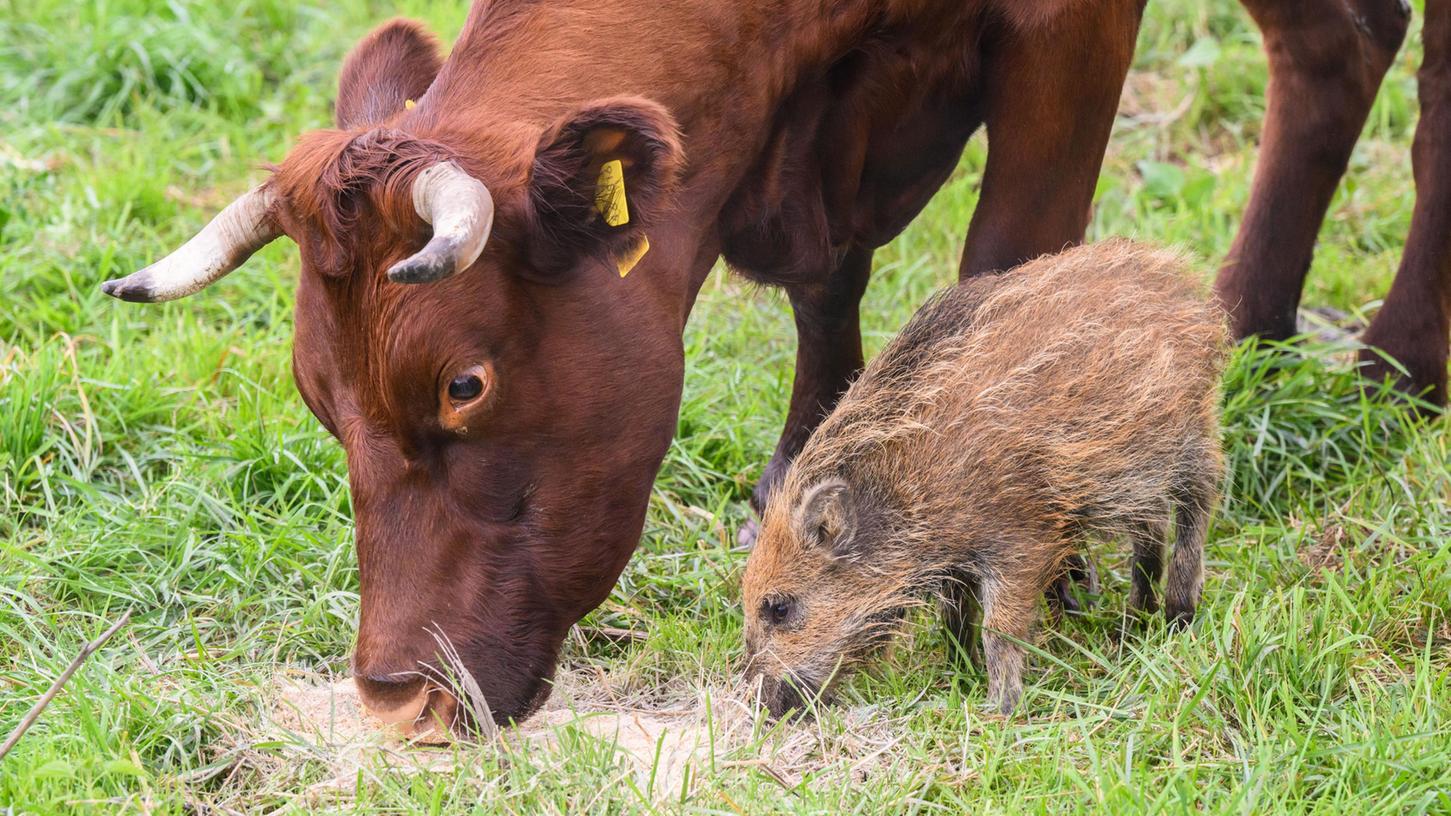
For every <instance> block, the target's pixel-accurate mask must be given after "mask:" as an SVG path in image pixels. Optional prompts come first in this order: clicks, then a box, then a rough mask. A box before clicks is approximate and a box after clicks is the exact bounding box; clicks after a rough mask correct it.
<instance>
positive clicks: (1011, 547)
mask: <svg viewBox="0 0 1451 816" xmlns="http://www.w3.org/2000/svg"><path fill="white" fill-rule="evenodd" d="M1226 351H1227V339H1226V330H1225V319H1224V316H1223V314H1222V313H1221V312H1220V311H1219V310H1218V309H1217V308H1216V307H1215V306H1213V305H1212V304H1211V303H1210V302H1209V300H1208V299H1207V298H1206V296H1205V295H1204V294H1203V292H1202V291H1201V290H1200V287H1199V285H1198V284H1197V281H1196V280H1195V277H1194V276H1193V275H1192V274H1191V273H1190V272H1189V271H1188V269H1187V268H1186V264H1185V263H1184V261H1183V260H1182V259H1181V258H1180V257H1178V256H1177V255H1175V254H1173V253H1170V252H1165V251H1161V250H1155V249H1152V248H1149V247H1145V246H1141V245H1138V244H1134V243H1130V242H1127V241H1108V242H1103V243H1099V244H1095V245H1091V246H1085V247H1080V248H1077V249H1072V250H1069V251H1067V252H1064V253H1062V254H1060V255H1056V256H1050V257H1044V258H1040V259H1038V260H1035V261H1032V262H1030V263H1027V264H1025V265H1023V266H1021V267H1019V268H1017V269H1015V270H1013V271H1011V272H1009V273H1006V274H1004V275H1001V276H995V277H985V278H978V279H973V280H969V281H967V282H965V283H963V284H961V285H959V286H957V287H955V288H952V289H949V290H947V291H945V292H943V293H941V294H939V295H938V296H936V297H935V298H933V299H932V300H931V301H930V302H928V303H927V305H925V306H924V307H923V308H922V309H921V310H920V311H919V312H918V313H917V315H916V316H914V317H913V318H912V320H911V321H910V322H909V323H908V324H907V326H906V327H905V328H904V329H903V330H902V332H901V334H899V335H898V336H897V338H896V339H895V340H893V341H892V343H891V344H890V345H888V346H887V348H886V349H885V350H883V351H882V353H881V354H880V355H878V356H877V357H876V359H874V360H873V361H872V363H871V364H870V365H869V366H868V367H867V368H866V370H865V371H864V372H863V373H862V375H861V377H860V378H858V380H857V381H856V382H855V383H854V384H853V385H852V386H851V388H850V390H848V392H847V393H846V395H845V396H844V397H843V398H842V400H841V402H840V404H839V405H838V406H837V408H836V410H835V411H834V412H833V413H832V414H831V415H830V416H829V417H828V418H827V419H826V420H825V421H824V422H823V423H822V424H821V426H820V427H819V428H818V429H817V430H816V432H815V434H813V436H812V437H811V439H810V441H809V442H808V443H807V444H806V446H805V448H804V449H803V450H802V452H801V454H800V455H799V456H798V457H797V459H796V461H795V462H794V464H793V465H792V467H791V469H790V471H789V473H788V474H787V476H786V478H785V481H784V482H783V485H782V487H781V489H780V491H779V492H778V493H777V494H776V495H775V496H774V498H773V499H772V500H771V503H770V505H769V506H768V507H767V509H766V512H765V514H764V517H763V520H762V525H761V534H760V537H759V539H758V541H757V544H756V548H755V550H754V551H753V552H752V553H751V556H750V559H749V562H748V564H747V566H746V573H745V582H744V602H745V613H746V646H747V653H748V657H749V671H750V673H751V674H752V675H759V676H760V677H761V679H762V684H763V686H762V690H763V698H764V700H765V702H766V703H767V705H768V707H770V708H771V709H772V710H773V712H774V713H777V714H780V713H783V712H784V711H785V710H787V709H790V708H800V707H803V706H804V705H805V704H806V703H807V701H808V700H809V699H811V698H812V697H814V696H816V695H819V694H820V693H821V692H822V691H824V690H826V689H827V688H828V687H829V686H830V685H831V684H832V683H833V682H834V681H835V680H837V679H839V678H840V677H841V676H842V675H844V674H845V673H846V672H849V671H850V670H852V669H853V668H855V667H857V666H858V665H860V664H861V663H862V662H863V661H865V660H866V659H867V658H868V657H870V655H871V654H872V653H873V652H874V651H876V650H877V649H878V647H880V646H881V645H882V644H883V643H885V642H886V641H887V640H888V639H889V638H890V637H891V635H892V634H893V633H894V631H895V629H896V626H897V622H898V621H899V620H900V619H901V613H902V611H903V610H905V609H906V608H907V607H909V606H911V605H914V604H917V603H921V602H922V601H923V600H924V599H927V598H931V597H937V598H939V599H941V601H942V605H943V609H944V613H945V615H946V617H947V620H948V623H949V629H950V631H952V632H953V633H954V635H955V636H956V638H957V640H958V642H959V643H960V645H961V646H962V647H963V649H964V650H966V651H967V652H969V653H970V654H972V655H973V656H974V657H975V658H977V657H978V653H977V647H978V643H977V637H975V635H977V634H978V633H979V632H980V634H981V648H982V653H981V657H983V658H985V662H986V668H987V674H988V696H989V699H990V701H991V704H992V706H993V707H995V708H996V709H998V710H1000V711H1002V712H1004V713H1007V712H1009V711H1011V710H1012V709H1013V707H1014V706H1015V704H1016V702H1017V700H1018V697H1019V695H1020V693H1021V675H1022V664H1023V652H1022V648H1021V645H1020V644H1021V642H1022V641H1025V640H1027V639H1028V638H1029V636H1030V634H1031V628H1032V625H1033V622H1034V619H1035V617H1036V614H1037V603H1038V598H1039V597H1040V595H1041V594H1042V592H1043V590H1044V589H1045V587H1047V586H1048V584H1049V583H1050V582H1051V581H1052V580H1054V579H1055V578H1056V577H1057V576H1058V575H1059V574H1060V573H1061V571H1062V569H1063V562H1064V559H1066V558H1067V557H1068V556H1070V555H1072V554H1074V553H1076V552H1079V551H1081V549H1082V546H1083V542H1084V539H1085V538H1087V537H1089V536H1096V537H1100V538H1105V539H1107V538H1115V539H1125V540H1127V541H1129V542H1130V543H1131V544H1132V546H1133V549H1134V567H1133V589H1132V597H1131V599H1130V604H1131V606H1133V607H1134V608H1135V609H1137V610H1140V611H1153V610H1156V609H1157V608H1158V599H1157V597H1156V584H1157V583H1158V580H1159V577H1160V575H1161V573H1162V572H1163V571H1164V560H1165V559H1164V555H1165V553H1164V550H1165V545H1166V544H1167V542H1168V538H1169V535H1168V532H1169V529H1170V520H1171V519H1173V527H1174V529H1175V531H1176V533H1175V541H1174V548H1173V554H1172V557H1171V558H1170V559H1169V563H1168V575H1167V578H1166V580H1165V587H1164V600H1165V604H1164V612H1165V614H1166V616H1167V617H1168V618H1169V620H1170V621H1171V623H1175V624H1185V623H1188V622H1189V621H1190V620H1191V619H1192V618H1193V615H1194V610H1195V607H1196V605H1197V604H1198V601H1199V595H1200V591H1201V587H1202V584H1203V548H1204V540H1205V535H1206V532H1207V528H1208V521H1209V515H1210V512H1211V510H1212V508H1213V507H1214V505H1215V504H1216V502H1217V499H1218V491H1219V483H1220V480H1221V475H1222V471H1223V465H1222V457H1221V453H1220V444H1219V414H1218V404H1219V381H1220V376H1221V372H1222V369H1223V365H1224V361H1225V356H1226Z"/></svg>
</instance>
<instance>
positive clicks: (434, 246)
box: [388, 161, 494, 283]
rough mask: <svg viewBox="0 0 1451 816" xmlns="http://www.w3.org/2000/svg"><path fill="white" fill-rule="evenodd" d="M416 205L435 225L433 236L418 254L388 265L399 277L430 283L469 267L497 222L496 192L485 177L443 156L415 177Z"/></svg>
mask: <svg viewBox="0 0 1451 816" xmlns="http://www.w3.org/2000/svg"><path fill="white" fill-rule="evenodd" d="M413 207H414V209H416V210H418V217H419V218H422V219H423V220H424V221H427V222H428V223H430V224H432V225H433V238H431V239H429V241H428V245H427V246H425V247H424V248H423V249H421V250H419V251H418V253H417V254H416V255H413V256H411V257H408V258H405V259H403V260H401V261H399V262H398V263H396V264H394V265H393V268H391V269H389V270H388V279H389V280H391V281H393V282H394V283H430V282H432V281H436V280H442V279H444V278H446V277H448V276H449V275H452V274H454V273H456V272H460V271H462V270H464V269H468V268H469V267H470V266H472V265H473V263H474V261H477V260H478V259H479V253H481V252H483V251H484V244H485V243H487V242H488V240H489V231H490V230H492V229H493V228H494V197H493V196H491V195H489V188H487V187H485V186H484V184H483V182H481V181H479V180H478V179H476V178H474V177H473V176H471V175H469V174H468V173H465V172H464V171H463V169H462V168H460V167H459V166H458V165H457V164H454V163H453V162H451V161H450V162H439V163H438V164H435V165H433V166H431V167H429V168H428V169H427V170H424V171H423V172H422V173H419V174H418V178H417V179H415V180H414V182H413Z"/></svg>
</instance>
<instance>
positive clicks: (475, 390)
mask: <svg viewBox="0 0 1451 816" xmlns="http://www.w3.org/2000/svg"><path fill="white" fill-rule="evenodd" d="M482 393H484V381H483V379H482V378H481V377H479V375H477V374H463V375H460V376H458V377H454V378H453V382H451V383H449V384H448V398H449V399H451V400H453V401H454V402H468V401H469V400H471V399H477V398H478V396H479V395H480V394H482Z"/></svg>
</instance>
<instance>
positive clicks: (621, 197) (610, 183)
mask: <svg viewBox="0 0 1451 816" xmlns="http://www.w3.org/2000/svg"><path fill="white" fill-rule="evenodd" d="M595 209H597V210H599V211H600V215H603V216H604V217H605V223H606V224H609V225H610V226H612V227H619V226H623V225H625V224H628V223H630V207H629V205H628V204H626V203H625V168H624V167H623V166H621V165H620V160H619V159H610V160H609V161H607V162H605V163H604V164H603V165H600V178H599V181H598V182H597V186H596V187H595Z"/></svg>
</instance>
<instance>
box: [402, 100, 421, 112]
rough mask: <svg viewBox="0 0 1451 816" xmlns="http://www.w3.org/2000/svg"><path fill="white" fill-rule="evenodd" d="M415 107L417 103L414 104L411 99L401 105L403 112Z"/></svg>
mask: <svg viewBox="0 0 1451 816" xmlns="http://www.w3.org/2000/svg"><path fill="white" fill-rule="evenodd" d="M416 107H418V103H417V102H414V101H413V100H412V99H409V100H407V101H405V102H404V103H403V110H413V109H414V108H416Z"/></svg>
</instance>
